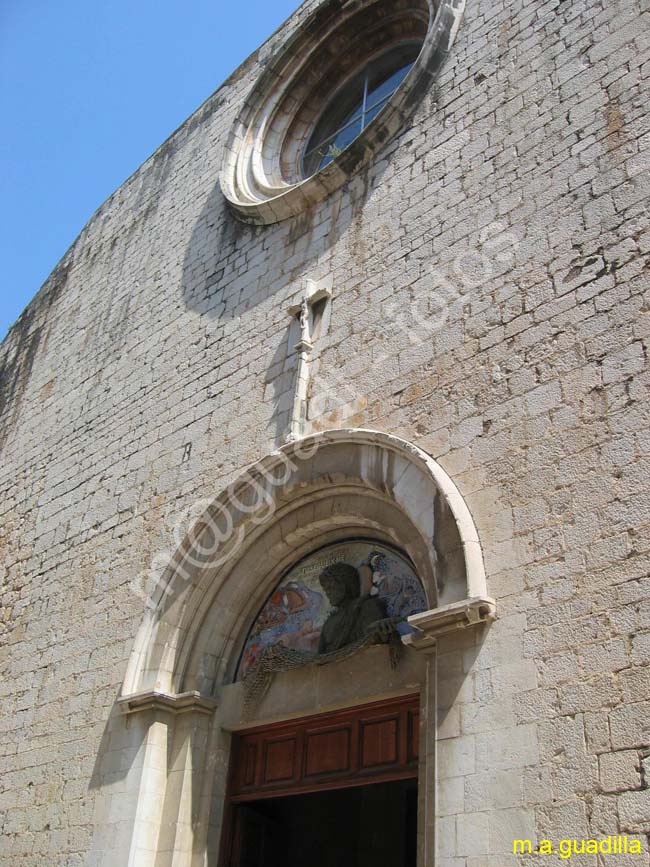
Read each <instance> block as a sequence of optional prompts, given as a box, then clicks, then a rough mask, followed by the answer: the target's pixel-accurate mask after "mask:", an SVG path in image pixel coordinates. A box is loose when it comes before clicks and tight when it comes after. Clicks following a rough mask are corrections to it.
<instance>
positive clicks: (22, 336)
mask: <svg viewBox="0 0 650 867" xmlns="http://www.w3.org/2000/svg"><path fill="white" fill-rule="evenodd" d="M70 264H71V259H70V258H69V257H66V258H65V259H64V260H63V261H62V262H60V263H59V265H57V267H56V268H55V269H54V271H53V272H52V274H51V275H50V277H49V279H48V280H47V282H46V283H45V285H44V286H43V288H42V289H41V291H40V292H39V293H38V294H37V295H36V297H35V298H34V299H33V300H32V301H31V303H30V304H29V305H28V306H27V307H26V309H25V310H24V311H23V313H22V314H21V316H20V317H19V319H18V321H17V322H16V323H15V325H14V326H13V327H12V328H11V330H10V331H9V334H8V335H7V337H6V338H5V340H4V342H3V344H2V346H1V348H0V349H1V354H0V449H2V448H3V446H4V444H5V441H6V439H7V436H8V434H9V431H10V428H11V425H12V422H13V421H14V420H15V419H16V418H17V416H18V413H19V411H20V406H21V403H22V401H23V398H24V396H25V394H26V393H27V386H28V384H29V380H30V378H31V375H32V370H33V367H34V361H35V359H36V355H37V353H38V351H39V349H41V348H45V346H46V345H47V340H48V337H49V332H50V324H51V323H52V322H53V321H55V319H56V317H55V316H53V315H52V314H51V311H52V308H53V307H54V306H55V304H56V302H57V300H58V299H59V297H60V296H61V293H62V292H63V290H64V289H65V286H66V283H67V281H68V273H69V270H70Z"/></svg>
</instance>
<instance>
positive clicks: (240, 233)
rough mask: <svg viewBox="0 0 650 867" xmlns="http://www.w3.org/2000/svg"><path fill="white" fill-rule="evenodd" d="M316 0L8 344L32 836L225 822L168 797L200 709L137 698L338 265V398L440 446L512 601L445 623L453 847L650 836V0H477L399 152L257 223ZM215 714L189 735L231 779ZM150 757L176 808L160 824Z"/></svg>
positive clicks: (447, 828)
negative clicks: (279, 105) (280, 68)
mask: <svg viewBox="0 0 650 867" xmlns="http://www.w3.org/2000/svg"><path fill="white" fill-rule="evenodd" d="M316 5H317V4H316V2H315V0H308V2H306V3H305V4H303V6H302V7H301V8H300V9H299V10H297V12H296V13H295V15H294V16H293V17H292V18H291V19H290V20H289V21H288V22H287V23H286V24H285V25H283V27H282V28H281V29H280V31H279V32H278V33H277V34H275V35H274V36H273V37H272V38H271V39H270V40H269V41H268V42H267V43H266V44H265V45H264V46H263V47H262V49H261V50H260V52H259V53H258V54H256V55H253V56H252V57H251V58H250V59H249V60H248V61H247V62H246V63H245V64H243V65H242V66H241V67H240V68H239V69H238V70H236V71H235V72H234V73H233V75H232V76H231V77H230V79H229V80H228V81H227V82H226V83H225V84H224V85H223V86H222V87H221V88H219V90H217V91H216V93H215V94H214V95H213V96H212V97H210V99H209V100H208V101H207V102H206V103H205V104H204V105H203V106H202V107H201V108H200V109H199V110H198V111H197V112H196V113H195V114H194V115H193V116H192V117H191V118H190V119H189V120H188V121H187V122H186V123H185V124H184V125H183V126H182V127H181V128H180V129H179V130H177V131H176V132H175V133H174V134H173V135H172V136H171V137H170V139H169V140H168V141H167V142H165V144H163V145H162V146H161V148H159V150H158V151H157V152H156V153H155V154H154V155H153V156H152V157H151V158H150V159H149V160H148V161H147V162H146V163H145V164H144V165H143V166H142V167H141V168H140V169H139V170H138V171H137V172H136V173H135V174H134V175H133V176H132V177H131V178H130V179H129V180H128V181H127V182H126V183H125V184H123V185H122V186H121V187H120V188H119V189H118V190H117V191H116V192H115V193H114V194H113V195H112V196H111V197H110V199H108V200H107V201H106V202H105V203H104V204H103V205H102V206H101V207H100V208H99V209H98V211H97V213H96V214H95V215H94V217H93V218H92V219H91V220H90V222H89V223H88V225H87V226H86V227H85V229H84V230H83V232H82V234H81V235H80V237H79V239H78V240H77V241H76V242H75V244H74V245H73V246H72V248H71V249H70V250H69V251H68V253H67V254H66V255H65V257H64V258H63V260H62V262H61V263H60V265H59V266H58V267H57V269H56V270H55V271H54V272H53V274H52V275H51V277H50V278H49V279H48V281H47V282H46V284H45V285H44V287H43V288H42V290H41V292H40V293H39V295H38V296H37V297H36V298H35V299H34V301H33V302H32V304H30V306H29V307H28V308H27V310H26V311H25V312H24V314H23V315H22V317H21V318H20V320H19V321H18V322H17V323H16V325H15V326H14V328H13V329H12V331H11V332H10V334H9V335H8V337H7V339H6V340H5V341H4V343H3V344H2V347H1V349H0V449H1V451H2V460H1V462H0V489H1V493H2V496H1V497H0V560H1V561H2V569H3V571H2V576H3V577H2V587H1V593H2V601H1V603H0V642H1V644H2V646H1V647H0V702H1V704H2V710H3V713H2V716H1V719H0V778H1V780H2V783H1V788H0V829H1V832H2V836H3V841H2V849H1V854H0V863H2V865H3V867H42V865H44V864H45V865H48V867H49V865H52V867H54V865H61V867H63V865H78V864H89V865H90V864H92V865H95V867H120V865H122V864H124V865H126V864H128V863H129V857H136V856H137V857H141V858H142V859H144V858H145V857H148V856H146V853H147V852H149V853H150V852H151V851H152V849H151V847H152V846H155V845H157V844H158V843H160V845H161V846H163V842H164V847H163V849H164V853H167V854H163V855H161V858H165V857H167V855H169V853H170V852H172V851H174V847H176V849H177V850H178V851H179V852H180V851H182V852H189V851H191V843H192V834H193V829H194V828H195V827H196V822H195V819H196V817H195V816H192V815H191V814H190V813H188V814H187V815H183V816H181V817H180V818H179V817H175V819H174V822H177V824H174V823H172V822H169V823H167V824H165V822H166V818H167V817H166V816H165V814H164V810H163V805H162V804H161V803H160V800H159V798H158V795H159V793H160V791H161V790H163V789H164V787H165V785H167V786H172V787H176V788H177V789H178V791H181V792H182V791H188V792H189V791H190V790H191V779H190V778H189V777H188V776H187V775H186V768H185V766H182V764H181V759H180V758H179V755H178V754H177V753H176V752H172V751H171V748H170V747H169V745H168V742H167V733H166V724H165V723H164V722H163V721H162V720H160V719H157V720H156V722H155V723H154V724H153V726H152V729H151V732H150V737H149V740H146V739H145V734H144V733H143V730H142V729H141V728H139V726H141V725H143V723H141V722H140V721H138V719H137V718H138V717H140V716H141V714H134V715H133V716H132V717H131V718H130V721H129V726H128V727H127V726H126V723H125V720H124V718H123V717H122V716H117V715H116V713H115V707H116V699H117V697H118V694H119V691H120V688H121V685H122V684H123V682H124V680H125V676H126V673H127V667H128V665H129V660H130V659H131V656H132V650H133V647H134V642H135V640H136V635H137V634H138V630H139V629H140V626H141V624H142V622H143V620H144V618H145V614H146V612H147V611H148V610H149V609H148V607H147V601H148V598H149V593H150V591H151V590H152V588H153V586H154V584H155V578H156V576H158V575H159V574H160V573H161V572H162V570H163V567H164V565H165V564H166V563H167V562H168V559H169V557H170V556H171V554H172V553H173V552H174V551H175V550H176V548H177V545H178V541H179V539H182V538H183V537H184V536H185V533H186V531H187V530H188V528H189V526H190V524H191V522H192V518H193V517H196V515H198V514H200V513H201V512H202V510H203V508H204V507H205V505H206V504H207V501H211V500H212V499H213V498H214V497H215V496H216V495H217V494H218V493H219V492H220V491H222V490H224V489H225V488H226V487H227V486H228V485H229V484H230V482H232V481H233V480H234V479H235V478H237V477H238V476H239V475H240V474H241V473H242V471H243V470H244V469H245V468H246V467H247V466H248V465H249V464H251V463H253V462H255V461H258V460H259V459H260V458H262V456H264V455H266V454H267V453H269V452H271V451H273V450H274V449H275V448H276V447H277V446H278V445H279V444H280V443H281V442H282V440H283V438H284V436H285V434H286V431H287V429H288V424H289V420H290V416H291V407H292V395H293V392H294V385H295V383H294V373H295V356H294V354H293V344H292V343H291V341H290V340H289V339H288V334H289V330H290V321H289V319H288V316H287V310H288V309H289V307H290V306H291V305H294V304H295V303H296V301H297V300H299V299H300V298H302V297H303V295H304V292H305V285H306V281H307V280H316V281H318V280H327V281H331V287H332V302H331V311H330V313H331V315H330V319H329V323H328V325H327V327H324V328H323V331H322V333H321V334H320V335H319V336H318V338H317V340H316V341H315V350H314V359H313V364H314V375H313V382H312V392H311V400H310V403H309V406H308V411H307V420H306V422H307V425H306V426H307V429H308V431H314V432H315V431H318V430H324V429H328V428H341V427H358V428H371V429H377V430H380V431H384V432H387V433H391V434H395V435H397V436H400V437H402V438H404V439H405V440H408V441H409V442H412V443H415V444H416V445H418V446H420V447H421V448H422V449H424V450H425V451H427V452H429V453H430V454H431V455H432V457H433V458H435V459H436V460H437V461H438V462H439V464H440V465H441V466H442V467H443V468H444V469H445V470H446V472H447V473H448V474H449V475H450V476H451V477H452V479H453V481H454V483H455V484H456V485H457V487H458V489H459V491H460V493H461V494H462V496H463V497H464V498H465V501H466V502H467V503H468V504H469V506H470V509H471V512H472V517H473V519H474V521H475V524H476V529H477V531H478V537H479V539H480V542H481V546H482V551H483V554H484V559H485V567H486V572H487V580H488V591H489V593H490V595H491V596H493V597H496V598H497V603H498V614H499V618H500V619H499V620H498V621H497V622H496V623H495V624H493V625H492V626H491V627H489V628H487V629H483V631H481V632H480V635H467V634H464V633H463V634H459V635H458V636H443V637H442V638H441V639H440V641H439V642H438V662H437V665H438V671H437V687H438V701H439V705H440V708H441V709H442V711H443V712H442V713H441V716H440V720H441V723H440V731H439V735H440V740H439V742H438V744H437V751H438V752H437V767H438V776H439V779H438V789H439V791H438V794H437V798H438V817H437V829H436V835H437V839H438V840H439V851H438V856H439V863H440V865H441V867H510V865H512V867H514V865H515V863H516V862H515V860H513V858H512V855H511V854H508V851H507V840H508V838H509V836H510V835H513V836H515V835H516V836H517V837H520V838H525V837H527V836H531V837H533V838H534V842H535V841H536V840H539V839H541V838H542V837H549V838H551V839H554V840H558V839H562V838H568V837H581V836H586V835H598V836H601V835H602V836H607V835H608V834H612V835H613V834H618V833H628V832H629V833H638V835H639V837H640V839H642V840H643V841H644V845H645V846H646V848H645V850H644V853H643V855H641V856H627V857H624V856H616V857H615V856H607V857H606V858H605V859H604V861H603V863H604V864H606V865H609V864H611V865H614V864H617V865H618V864H620V865H627V864H629V865H633V867H638V865H643V867H648V865H649V863H650V860H649V856H648V850H647V834H648V832H650V813H649V807H648V804H649V798H650V795H649V794H648V793H649V792H650V789H648V784H649V782H650V770H649V769H648V758H647V754H648V749H649V748H650V675H649V674H648V663H649V662H650V646H649V643H648V636H649V635H650V584H649V582H648V577H647V576H648V559H649V557H648V552H649V544H648V542H649V540H650V496H649V489H650V470H649V468H648V452H649V450H650V426H649V424H648V420H649V415H650V402H648V399H647V398H648V384H649V377H648V366H647V355H648V339H649V335H650V331H649V326H648V322H649V316H648V312H647V308H648V296H649V292H650V282H649V279H648V268H649V267H650V265H649V263H650V259H649V254H650V228H649V225H648V213H647V202H648V197H649V195H650V187H649V181H648V177H649V176H648V171H647V167H648V153H649V152H650V121H649V120H648V112H647V93H648V87H649V80H650V41H649V40H648V32H649V31H650V20H649V16H650V6H649V4H648V2H647V0H619V2H616V3H611V2H604V0H574V2H571V3H566V2H558V0H534V2H533V0H512V2H509V3H503V2H500V0H498V2H496V0H476V2H473V3H469V4H468V5H467V10H466V13H465V16H464V20H463V23H462V26H461V27H460V30H459V32H458V35H457V38H456V41H455V45H454V50H453V54H452V57H451V60H450V62H449V63H448V64H447V66H446V67H445V68H444V69H443V71H442V73H441V75H440V77H439V80H438V81H437V83H436V85H435V87H432V88H431V90H430V92H428V93H427V94H425V96H424V97H423V99H422V100H421V102H420V104H419V106H418V107H417V108H416V109H415V112H414V114H413V119H412V122H410V123H409V124H408V125H407V126H406V127H405V128H404V129H403V130H402V131H401V132H400V133H399V134H398V135H397V137H396V138H395V139H394V140H393V141H392V142H391V143H390V144H389V145H388V146H387V147H386V148H385V149H384V150H383V151H381V153H380V154H379V155H378V157H377V158H376V159H375V160H374V161H371V162H370V163H369V164H368V166H367V167H366V168H364V169H363V171H362V172H360V173H358V174H356V175H355V174H353V175H352V176H351V178H350V180H349V181H348V182H347V183H346V184H345V185H344V186H343V187H341V188H340V189H338V190H337V191H336V192H334V193H333V194H332V195H331V196H329V198H326V199H324V200H323V201H320V202H319V203H318V204H316V205H314V206H313V207H312V208H311V209H309V210H305V211H304V212H302V213H301V214H300V215H298V216H296V217H295V218H293V219H291V220H287V221H284V222H279V223H277V224H275V225H269V226H264V227H260V228H252V227H247V226H244V225H242V224H240V223H238V222H237V221H236V219H235V218H234V217H233V215H232V214H231V213H230V212H229V211H228V209H227V206H226V203H225V202H224V200H223V197H222V195H221V192H220V188H219V183H218V176H219V172H220V169H221V166H222V163H223V158H224V148H225V144H226V141H227V138H228V136H229V133H230V130H231V126H232V123H233V121H234V118H235V116H236V115H237V114H238V113H239V111H240V110H241V107H242V104H243V102H244V100H245V98H246V96H247V94H248V93H249V92H250V90H251V88H252V86H253V85H254V83H255V81H256V80H257V77H258V75H259V74H260V72H261V70H262V68H263V66H264V64H265V63H266V62H267V60H268V58H269V57H270V56H271V55H272V54H273V53H274V52H275V51H277V49H278V47H279V46H280V45H281V44H283V43H284V41H285V40H286V39H287V38H288V37H289V36H290V35H291V33H293V32H294V30H295V28H296V26H297V24H298V22H300V21H302V20H304V18H305V16H306V15H307V14H308V13H309V12H310V11H311V10H312V9H313V7H315V6H316ZM336 471H337V468H332V472H333V473H335V472H336ZM314 509H315V507H314ZM319 517H320V518H322V520H323V521H325V520H330V521H331V520H336V515H334V518H333V517H332V514H331V512H330V514H329V515H325V514H323V515H321V516H319ZM292 532H294V533H295V534H296V536H299V535H300V527H299V526H296V527H295V528H293V531H292ZM305 541H307V540H303V542H305ZM281 542H282V540H279V541H278V540H277V539H276V540H270V541H269V550H270V549H271V545H272V544H277V545H280V544H281ZM395 542H396V543H399V540H398V539H396V540H395ZM284 544H286V540H285V542H284ZM152 564H153V568H152ZM446 566H447V567H448V568H449V569H450V570H453V568H454V552H453V551H451V550H450V551H449V552H448V557H447V560H446ZM241 604H242V606H243V605H244V602H243V601H242V603H241ZM242 611H243V609H242ZM231 613H232V612H229V614H231ZM224 616H225V612H224ZM238 616H240V618H242V622H241V623H240V624H239V625H240V626H241V628H242V629H243V628H244V625H245V624H244V623H243V620H244V619H245V616H244V613H239V614H238ZM227 639H228V641H230V642H231V645H232V646H231V647H230V650H231V652H232V653H233V654H234V653H236V648H235V647H234V645H235V644H236V638H235V637H233V636H232V635H230V636H228V637H227ZM170 652H171V651H170ZM211 664H212V666H213V669H214V670H215V671H216V670H217V668H218V666H219V665H220V664H221V661H220V659H217V658H216V657H215V658H214V659H213V660H212V661H211ZM168 673H169V674H170V676H171V672H168ZM206 677H207V674H206ZM152 688H153V684H152ZM179 691H180V690H179ZM293 698H294V700H295V703H296V706H298V705H300V706H301V707H302V706H303V704H304V700H305V696H304V695H301V694H297V695H295V696H294V697H293ZM202 725H207V722H206V723H200V724H196V725H195V727H194V728H192V727H191V726H190V725H189V723H188V729H187V732H184V733H183V738H184V739H183V740H182V747H183V749H182V750H181V751H180V753H179V754H182V755H183V756H185V757H187V756H189V757H190V759H191V760H190V759H188V763H189V764H190V765H191V764H192V762H193V763H194V766H195V767H204V766H205V767H207V768H208V769H209V773H210V774H213V775H214V777H215V778H216V777H218V778H220V779H225V773H226V767H225V762H224V760H223V756H224V755H227V748H226V747H222V748H220V750H218V751H217V752H215V753H211V754H210V758H209V761H208V762H206V760H205V756H206V750H207V748H206V747H205V743H206V742H207V741H206V738H207V735H206V732H205V730H204V729H202V728H201V726H202ZM215 737H217V736H215ZM217 739H218V738H217ZM211 743H212V742H211ZM145 765H146V767H147V768H148V771H147V775H146V776H142V768H143V767H145ZM170 769H171V770H170ZM134 790H135V791H136V792H138V791H140V792H143V793H145V794H146V795H147V807H146V809H145V808H144V807H142V810H143V811H144V812H143V814H142V815H141V816H140V820H141V824H140V826H139V827H140V828H145V827H146V826H147V823H150V824H151V826H152V827H154V825H155V823H156V822H158V824H159V825H162V826H164V827H165V828H166V830H165V831H164V833H163V834H162V836H161V837H160V839H159V840H158V839H157V838H156V840H153V842H152V839H151V838H150V837H147V835H146V833H144V832H142V836H137V835H136V834H135V833H134V827H135V825H134V811H135V809H136V806H137V804H138V803H141V802H138V800H137V798H136V799H135V800H134V799H133V792H134ZM203 806H205V805H203ZM186 809H188V810H189V809H190V808H189V807H187V805H186ZM107 817H108V818H107ZM163 820H165V821H163ZM431 820H432V821H433V818H432V819H431ZM219 821H220V816H219V815H218V811H217V816H216V818H215V822H216V825H215V826H214V827H213V828H212V831H213V832H214V834H215V835H216V836H218V831H217V830H215V829H216V828H218V823H219ZM156 827H157V826H156ZM124 828H126V829H127V831H126V832H125V833H126V835H127V838H126V839H127V845H126V847H124V846H123V845H122V843H121V842H118V840H119V841H121V840H123V839H124V838H123V837H119V838H118V835H117V832H118V830H119V829H124ZM172 828H173V830H172ZM120 833H121V832H120ZM138 833H140V832H138ZM152 833H153V832H152ZM214 845H216V844H214ZM134 853H136V854H135V855H134ZM143 853H145V854H143ZM137 857H136V861H134V862H133V863H138V862H137ZM210 857H213V858H214V857H216V855H215V853H214V852H211V853H210ZM170 859H171V856H170ZM543 862H544V859H542V858H541V856H534V859H532V860H531V859H530V858H529V859H527V860H526V861H524V862H522V863H526V864H527V865H528V864H532V863H543ZM140 863H149V862H146V861H144V860H142V861H141V862H140ZM160 863H163V862H162V861H161V862H160ZM174 863H175V864H176V863H179V864H180V863H181V862H180V861H175V862H174ZM546 863H549V864H557V863H565V862H564V861H561V862H560V861H558V859H555V860H548V861H547V862H546ZM576 863H585V864H589V865H592V864H595V860H593V859H592V860H589V859H588V858H587V856H583V858H581V859H576ZM426 867H429V865H426Z"/></svg>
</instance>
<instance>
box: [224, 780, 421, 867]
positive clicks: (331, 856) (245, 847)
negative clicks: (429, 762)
mask: <svg viewBox="0 0 650 867" xmlns="http://www.w3.org/2000/svg"><path fill="white" fill-rule="evenodd" d="M232 819H233V837H232V848H231V858H230V861H229V864H230V867H305V865H309V867H416V848H417V842H416V835H417V780H413V779H410V780H397V781H393V782H384V783H373V784H372V785H366V786H356V787H350V788H346V789H333V790H327V791H321V792H313V793H310V794H300V795H290V796H288V797H277V798H265V799H262V800H259V801H248V802H246V803H245V804H238V805H236V806H234V807H233V816H232Z"/></svg>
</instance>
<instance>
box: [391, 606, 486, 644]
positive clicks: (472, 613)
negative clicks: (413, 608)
mask: <svg viewBox="0 0 650 867" xmlns="http://www.w3.org/2000/svg"><path fill="white" fill-rule="evenodd" d="M495 617H496V603H495V601H494V599H492V598H491V597H490V596H473V597H472V598H471V599H463V600H462V601H460V602H452V603H451V604H450V605H443V606H442V607H440V608H432V609H430V610H429V611H422V612H421V613H420V614H413V615H412V616H411V617H409V618H408V622H409V624H410V625H411V626H414V627H415V628H416V629H417V630H418V631H417V632H415V633H412V634H411V635H406V636H404V638H403V639H402V641H403V642H404V644H406V645H407V646H408V647H413V648H414V649H415V650H425V649H427V648H429V647H432V646H433V645H434V644H435V642H436V638H438V636H439V635H445V634H446V633H448V632H455V631H457V630H458V629H466V628H467V627H468V626H478V625H479V624H480V623H487V622H489V621H491V620H494V618H495Z"/></svg>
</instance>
